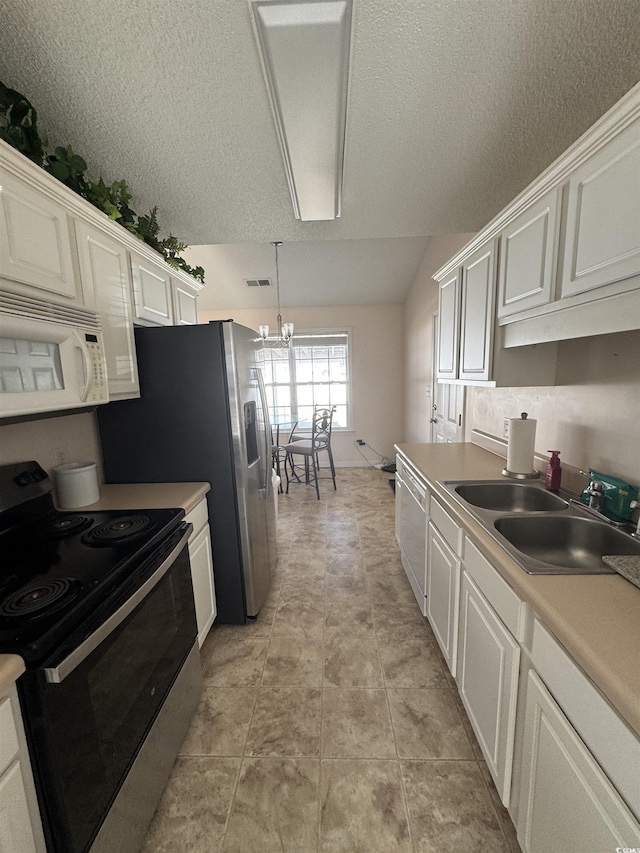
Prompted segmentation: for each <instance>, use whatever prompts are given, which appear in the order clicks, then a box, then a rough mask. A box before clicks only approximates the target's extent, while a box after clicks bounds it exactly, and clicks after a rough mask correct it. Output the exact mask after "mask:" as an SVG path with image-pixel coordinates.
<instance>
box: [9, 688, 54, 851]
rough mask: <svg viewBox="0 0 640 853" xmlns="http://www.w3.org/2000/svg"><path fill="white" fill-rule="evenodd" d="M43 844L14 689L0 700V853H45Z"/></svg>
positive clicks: (16, 695) (18, 706)
mask: <svg viewBox="0 0 640 853" xmlns="http://www.w3.org/2000/svg"><path fill="white" fill-rule="evenodd" d="M44 849H45V844H44V836H43V834H42V826H41V823H40V815H39V812H38V806H37V801H36V794H35V789H34V786H33V777H32V775H31V765H30V763H29V754H28V752H27V746H26V742H25V739H24V731H23V728H22V718H21V715H20V705H19V703H18V694H17V692H16V688H15V687H12V688H11V689H10V690H9V691H7V692H6V693H4V694H3V695H2V696H0V851H2V853H44Z"/></svg>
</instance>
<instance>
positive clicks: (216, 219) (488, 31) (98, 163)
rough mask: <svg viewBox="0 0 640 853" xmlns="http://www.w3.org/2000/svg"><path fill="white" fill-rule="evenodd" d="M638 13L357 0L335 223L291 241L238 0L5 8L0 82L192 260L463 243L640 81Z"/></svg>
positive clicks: (73, 2) (287, 206)
mask: <svg viewBox="0 0 640 853" xmlns="http://www.w3.org/2000/svg"><path fill="white" fill-rule="evenodd" d="M639 57H640V14H639V13H638V0H355V12H354V37H353V54H352V66H351V89H350V106H349V115H348V123H347V151H346V163H345V183H344V198H343V215H342V218H341V219H339V220H336V221H335V222H305V223H302V222H297V221H296V220H295V219H294V218H293V214H292V208H291V201H290V197H289V193H288V189H287V184H286V180H285V175H284V168H283V164H282V160H281V156H280V151H279V148H278V143H277V140H276V135H275V132H274V127H273V120H272V116H271V112H270V108H269V103H268V99H267V96H266V91H265V84H264V81H263V78H262V73H261V69H260V64H259V60H258V56H257V50H256V47H255V43H254V37H253V32H252V28H251V23H250V17H249V8H248V3H247V0H207V2H203V0H135V2H133V3H132V2H131V0H109V2H104V0H28V2H25V0H2V10H1V12H0V79H1V80H3V82H5V83H6V84H7V85H9V86H11V87H13V88H16V89H18V90H20V91H22V92H24V93H25V94H26V95H27V96H28V97H29V98H30V99H31V100H32V101H33V103H34V105H35V106H36V108H37V109H38V110H39V114H40V124H41V126H42V128H43V129H45V130H46V131H47V133H48V135H49V139H50V141H51V143H65V144H66V143H71V144H72V145H73V147H74V149H75V150H77V151H79V152H80V153H82V154H83V155H84V156H85V158H86V159H87V160H88V162H89V164H90V171H93V172H94V173H95V172H98V171H102V174H103V175H104V177H105V178H106V179H108V180H114V179H115V178H120V177H124V178H126V180H127V181H128V183H129V185H130V186H131V187H132V189H133V192H134V207H135V208H136V209H137V210H139V211H140V212H143V211H145V210H147V209H148V208H149V207H151V205H152V204H157V205H158V207H159V209H160V221H161V224H162V226H163V230H166V231H171V232H173V233H174V234H176V235H178V236H180V237H182V238H183V239H185V240H186V241H187V242H189V243H190V244H192V245H194V244H211V243H234V244H235V243H254V242H256V243H263V244H264V243H266V242H267V241H269V240H274V239H281V240H285V241H292V240H297V241H314V240H328V241H337V240H355V239H371V238H381V237H384V238H394V237H402V238H404V237H419V236H426V235H433V234H438V233H446V232H461V231H476V230H477V229H479V228H480V227H482V225H484V224H485V223H486V222H487V221H488V220H489V219H490V218H491V217H492V216H493V215H494V214H495V213H497V212H498V211H499V210H500V209H501V208H502V207H503V206H504V205H505V204H506V203H507V202H508V201H509V200H510V199H511V198H513V196H514V195H516V194H517V193H518V192H519V191H520V190H521V189H523V188H524V187H525V186H526V185H527V184H528V183H529V182H530V181H531V180H532V179H533V178H534V177H535V176H536V175H537V174H538V173H539V172H540V171H541V170H542V169H543V168H544V167H545V166H547V165H548V164H549V163H550V162H551V161H552V160H554V159H555V158H556V157H557V156H558V155H559V154H560V153H561V152H562V151H563V150H564V149H565V148H566V147H567V146H568V145H569V144H570V143H571V142H572V141H573V140H574V139H576V138H577V137H578V136H579V135H580V134H581V133H582V132H583V131H584V130H586V129H587V128H588V127H589V126H590V125H591V124H592V123H593V122H594V121H595V119H597V118H598V117H599V116H600V115H601V114H602V113H603V112H605V111H606V110H607V109H608V108H609V107H610V106H612V105H613V104H614V103H615V102H616V101H617V100H618V98H619V97H620V96H621V95H622V94H624V93H625V92H626V91H627V90H628V89H630V88H631V87H632V86H633V85H634V84H635V83H636V82H637V81H638V79H640V59H639Z"/></svg>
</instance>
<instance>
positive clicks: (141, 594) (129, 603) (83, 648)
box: [44, 523, 193, 684]
mask: <svg viewBox="0 0 640 853" xmlns="http://www.w3.org/2000/svg"><path fill="white" fill-rule="evenodd" d="M192 531H193V524H190V523H188V524H187V525H186V528H185V531H184V534H183V536H182V537H181V539H180V541H179V542H178V543H177V545H176V546H175V548H174V549H173V550H172V551H171V553H170V554H169V555H168V556H167V557H166V559H165V560H164V561H163V562H162V564H161V565H160V566H159V567H158V568H157V569H156V571H155V572H154V573H153V574H152V575H151V577H150V578H147V580H146V581H145V582H144V583H143V584H142V586H141V587H139V588H138V589H137V590H136V591H135V592H134V593H133V595H132V596H131V598H128V599H127V600H126V601H125V603H124V604H123V605H122V606H121V607H119V608H118V609H117V610H116V611H115V613H112V614H111V616H109V618H108V619H107V620H106V621H105V622H103V623H102V625H101V626H100V627H99V628H98V630H97V631H94V632H93V634H91V635H90V636H88V637H87V639H86V640H84V641H83V642H82V643H81V644H80V645H79V646H78V647H77V648H76V649H74V650H73V651H72V652H71V654H70V655H67V657H66V658H65V659H64V660H63V661H61V662H60V663H59V664H58V666H55V667H45V669H44V674H45V678H46V680H47V682H48V683H49V684H60V683H61V682H63V681H64V679H65V678H66V677H67V676H68V675H70V674H71V673H72V672H73V670H74V669H75V668H76V667H77V666H79V665H80V664H81V663H82V661H83V660H85V659H86V658H87V657H89V655H90V654H91V652H92V651H94V649H96V648H97V647H98V646H99V645H100V643H102V641H103V640H105V639H106V638H107V637H108V636H109V634H111V633H112V631H115V629H116V628H117V627H118V625H120V624H122V622H124V620H125V619H126V618H127V616H128V615H129V614H130V613H132V612H133V611H134V610H135V609H136V607H137V606H138V605H139V604H140V602H141V601H142V600H143V599H144V598H146V596H147V595H148V594H149V593H150V592H151V590H152V589H153V588H154V587H155V586H157V585H158V584H159V583H160V581H161V580H162V578H163V577H164V576H165V575H166V574H167V572H168V571H169V569H170V568H171V566H172V565H173V564H174V563H175V561H176V559H177V557H178V554H179V553H180V552H181V551H182V549H183V548H185V547H186V545H187V542H188V540H189V536H190V535H191V533H192Z"/></svg>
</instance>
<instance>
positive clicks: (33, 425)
mask: <svg viewBox="0 0 640 853" xmlns="http://www.w3.org/2000/svg"><path fill="white" fill-rule="evenodd" d="M57 447H66V448H68V451H69V454H70V460H69V461H71V462H97V463H98V472H99V474H100V472H101V470H102V454H101V451H100V442H99V440H98V429H97V425H96V419H95V415H94V414H93V413H85V414H82V415H65V416H64V417H60V418H43V419H42V420H37V421H25V422H24V423H19V424H9V425H5V426H0V465H8V464H9V463H11V462H26V461H28V460H30V459H35V460H36V462H39V463H40V465H42V467H43V468H44V469H45V471H46V472H47V473H48V474H49V475H51V471H52V469H53V466H54V465H55V464H56V462H55V456H54V453H55V449H56V448H57ZM100 480H101V481H102V477H100Z"/></svg>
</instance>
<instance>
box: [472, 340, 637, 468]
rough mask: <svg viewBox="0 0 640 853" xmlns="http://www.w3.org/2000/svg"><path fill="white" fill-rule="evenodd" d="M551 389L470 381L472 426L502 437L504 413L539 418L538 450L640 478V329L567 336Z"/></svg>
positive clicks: (580, 465) (582, 465) (573, 462)
mask: <svg viewBox="0 0 640 853" xmlns="http://www.w3.org/2000/svg"><path fill="white" fill-rule="evenodd" d="M558 363H559V367H558V376H557V381H558V384H557V385H556V386H554V387H551V388H479V387H470V388H469V389H468V396H467V436H468V438H467V440H469V437H470V435H471V430H472V429H477V430H481V431H482V432H486V433H490V434H491V435H496V436H501V435H502V430H503V422H504V418H505V417H509V418H514V417H516V418H517V417H518V416H519V415H520V412H528V414H529V417H531V418H536V420H537V421H538V425H537V430H536V452H537V453H542V454H545V455H546V453H547V451H548V450H560V451H561V459H562V462H563V464H564V463H566V464H567V465H573V466H575V467H576V468H583V469H585V470H586V469H587V467H592V468H596V469H597V470H598V471H606V472H608V473H609V474H612V475H614V476H617V477H622V478H623V479H624V480H628V481H630V482H632V483H635V484H638V483H640V371H638V365H639V364H640V332H638V331H634V332H620V333H618V334H615V335H600V336H598V337H593V338H578V339H576V340H572V341H561V342H560V344H559V350H558Z"/></svg>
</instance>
